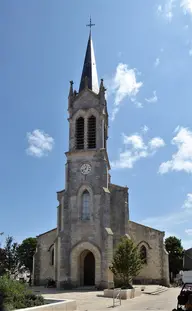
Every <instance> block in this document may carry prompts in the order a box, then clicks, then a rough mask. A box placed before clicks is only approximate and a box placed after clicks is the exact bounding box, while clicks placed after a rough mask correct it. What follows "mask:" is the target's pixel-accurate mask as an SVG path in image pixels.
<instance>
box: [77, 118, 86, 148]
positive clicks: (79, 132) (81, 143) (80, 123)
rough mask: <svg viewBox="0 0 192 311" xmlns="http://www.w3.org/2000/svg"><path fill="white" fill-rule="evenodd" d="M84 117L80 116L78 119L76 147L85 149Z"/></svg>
mask: <svg viewBox="0 0 192 311" xmlns="http://www.w3.org/2000/svg"><path fill="white" fill-rule="evenodd" d="M84 128H85V125H84V118H82V117H80V118H78V119H77V121H76V149H79V150H80V149H84Z"/></svg>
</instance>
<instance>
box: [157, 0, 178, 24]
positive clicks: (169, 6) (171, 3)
mask: <svg viewBox="0 0 192 311" xmlns="http://www.w3.org/2000/svg"><path fill="white" fill-rule="evenodd" d="M175 1H176V0H167V1H166V3H165V5H159V6H158V7H157V12H158V14H161V15H162V16H163V17H165V18H166V19H167V20H168V21H169V22H171V20H172V18H173V9H174V7H175Z"/></svg>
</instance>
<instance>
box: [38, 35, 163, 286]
mask: <svg viewBox="0 0 192 311" xmlns="http://www.w3.org/2000/svg"><path fill="white" fill-rule="evenodd" d="M68 113H69V118H68V121H69V150H68V152H66V158H67V161H66V165H65V190H62V191H59V192H57V199H58V202H59V205H58V208H57V228H55V229H53V230H50V231H48V232H45V233H43V234H40V235H39V236H38V237H37V241H38V243H37V249H36V253H35V255H34V262H33V282H34V285H43V284H45V282H46V279H47V278H49V277H51V278H53V279H54V280H56V282H57V287H63V286H65V285H69V284H70V285H72V286H75V287H79V286H97V287H100V288H108V287H109V286H112V285H113V275H112V273H111V271H110V270H109V266H110V264H111V261H112V259H113V254H114V250H115V247H116V246H117V244H118V242H119V240H120V238H121V237H123V236H126V237H127V238H131V239H132V240H133V241H134V242H135V243H136V244H137V245H138V247H139V249H140V251H141V253H142V256H144V258H145V265H144V267H143V269H142V271H141V272H140V274H139V276H138V277H137V278H136V279H135V282H141V283H148V284H149V283H159V284H164V285H168V283H169V268H168V254H167V252H166V251H165V248H164V232H161V231H158V230H155V229H152V228H149V227H146V226H143V225H141V224H138V223H135V222H132V221H130V220H129V193H128V188H127V187H122V186H118V185H115V184H113V183H112V182H111V177H110V174H109V171H110V163H109V159H108V154H107V139H108V112H107V102H106V100H105V87H104V85H103V80H101V82H100V85H98V78H97V70H96V63H95V56H94V50H93V43H92V38H91V33H90V35H89V39H88V44H87V50H86V55H85V60H84V65H83V72H82V76H81V82H80V87H79V91H78V92H76V91H75V90H73V82H72V81H71V82H70V90H69V96H68Z"/></svg>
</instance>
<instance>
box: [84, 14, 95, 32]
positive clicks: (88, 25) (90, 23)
mask: <svg viewBox="0 0 192 311" xmlns="http://www.w3.org/2000/svg"><path fill="white" fill-rule="evenodd" d="M86 26H87V27H90V31H91V27H93V26H95V24H92V22H91V17H90V21H89V24H87V25H86Z"/></svg>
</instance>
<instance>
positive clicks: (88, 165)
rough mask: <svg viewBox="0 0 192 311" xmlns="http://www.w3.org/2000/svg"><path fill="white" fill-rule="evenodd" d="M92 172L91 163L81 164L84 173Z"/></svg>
mask: <svg viewBox="0 0 192 311" xmlns="http://www.w3.org/2000/svg"><path fill="white" fill-rule="evenodd" d="M90 172H91V165H90V164H83V165H82V166H81V173H82V174H83V175H87V174H89V173H90Z"/></svg>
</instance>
